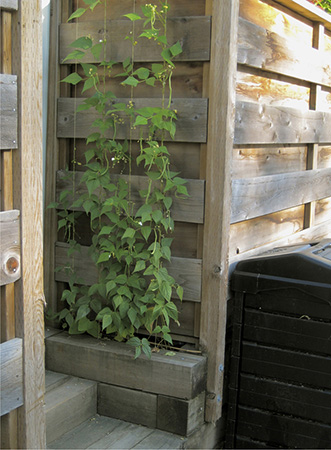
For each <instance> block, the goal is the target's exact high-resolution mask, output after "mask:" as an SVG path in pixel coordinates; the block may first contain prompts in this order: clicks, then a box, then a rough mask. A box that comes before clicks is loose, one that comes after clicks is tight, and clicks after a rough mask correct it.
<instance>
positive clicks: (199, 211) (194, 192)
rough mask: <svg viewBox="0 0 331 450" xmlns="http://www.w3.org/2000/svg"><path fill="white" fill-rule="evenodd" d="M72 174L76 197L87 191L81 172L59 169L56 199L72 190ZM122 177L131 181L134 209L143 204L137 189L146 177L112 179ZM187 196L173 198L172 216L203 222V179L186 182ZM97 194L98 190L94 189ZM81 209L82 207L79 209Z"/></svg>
mask: <svg viewBox="0 0 331 450" xmlns="http://www.w3.org/2000/svg"><path fill="white" fill-rule="evenodd" d="M73 176H74V177H75V178H74V183H75V193H76V195H77V197H78V196H79V195H82V194H84V193H86V192H87V188H86V185H84V184H80V181H81V179H82V176H83V172H75V173H74V172H67V171H64V170H60V171H58V173H57V195H56V197H57V200H59V196H60V193H61V192H62V191H64V190H67V189H68V190H70V189H71V190H72V186H73ZM120 177H121V178H123V179H124V180H126V181H127V182H128V183H129V182H130V181H131V190H132V191H131V199H132V201H133V202H134V204H135V210H136V211H137V209H138V208H139V207H140V206H142V205H143V202H144V200H143V199H142V198H141V197H140V194H139V191H140V190H142V189H146V188H147V186H148V178H147V177H141V176H137V175H135V176H131V177H129V176H128V175H122V176H120V175H116V174H114V175H113V176H112V179H113V180H114V181H115V182H116V181H117V180H118V179H119V178H120ZM186 187H187V190H188V192H189V197H187V198H183V199H181V198H174V200H173V206H172V209H171V211H172V218H173V219H174V220H177V221H180V222H188V223H203V219H204V218H203V214H204V211H203V209H204V181H203V180H188V181H187V183H186ZM95 194H96V195H98V190H96V191H95ZM80 210H82V209H80Z"/></svg>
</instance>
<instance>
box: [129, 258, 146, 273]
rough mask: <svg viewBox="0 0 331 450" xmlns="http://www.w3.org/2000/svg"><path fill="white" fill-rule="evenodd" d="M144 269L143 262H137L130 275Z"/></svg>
mask: <svg viewBox="0 0 331 450" xmlns="http://www.w3.org/2000/svg"><path fill="white" fill-rule="evenodd" d="M145 267H146V263H145V261H138V262H137V264H136V267H135V268H134V271H133V272H132V273H135V272H140V271H141V270H144V269H145Z"/></svg>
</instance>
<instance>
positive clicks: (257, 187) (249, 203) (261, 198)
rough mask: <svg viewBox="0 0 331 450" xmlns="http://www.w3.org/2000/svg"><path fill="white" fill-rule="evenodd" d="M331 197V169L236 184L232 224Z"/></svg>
mask: <svg viewBox="0 0 331 450" xmlns="http://www.w3.org/2000/svg"><path fill="white" fill-rule="evenodd" d="M330 196H331V169H317V170H307V171H303V172H295V173H287V174H279V175H271V176H265V177H257V178H252V179H241V180H233V182H232V212H231V223H235V222H240V221H242V220H248V219H252V218H254V217H258V216H263V215H265V214H270V213H273V212H276V211H280V210H282V209H288V208H292V207H294V206H299V205H302V204H304V203H309V202H312V201H315V200H320V199H322V198H325V197H330Z"/></svg>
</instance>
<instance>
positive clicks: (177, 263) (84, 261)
mask: <svg viewBox="0 0 331 450" xmlns="http://www.w3.org/2000/svg"><path fill="white" fill-rule="evenodd" d="M67 252H68V245H67V244H64V243H60V242H58V243H57V245H56V249H55V260H56V264H55V265H56V267H66V266H68V264H70V262H71V261H72V259H69V258H68V254H67ZM71 258H74V266H75V270H76V272H77V275H78V277H80V278H81V279H83V280H84V283H85V284H86V285H87V286H89V285H91V284H93V283H96V282H97V276H98V274H97V268H96V266H95V264H94V263H93V262H92V261H91V259H90V256H89V254H88V247H83V246H82V247H81V250H80V252H77V253H75V254H74V256H73V257H71ZM201 265H202V263H201V260H200V259H191V258H178V257H173V258H171V263H164V266H165V267H166V268H167V269H168V272H169V274H170V275H171V276H172V277H174V278H175V280H176V281H177V282H178V283H179V284H180V285H181V286H182V287H183V288H184V300H189V301H192V302H200V301H201ZM55 278H56V281H64V282H68V281H69V278H70V274H68V273H66V271H65V270H59V271H57V272H56V273H55ZM174 297H176V295H174Z"/></svg>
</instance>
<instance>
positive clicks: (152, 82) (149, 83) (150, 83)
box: [146, 77, 156, 86]
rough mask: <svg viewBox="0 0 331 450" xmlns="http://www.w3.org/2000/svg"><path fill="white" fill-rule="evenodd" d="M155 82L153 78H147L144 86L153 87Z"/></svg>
mask: <svg viewBox="0 0 331 450" xmlns="http://www.w3.org/2000/svg"><path fill="white" fill-rule="evenodd" d="M155 81H156V78H155V77H150V78H147V80H146V84H148V86H154V85H155Z"/></svg>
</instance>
